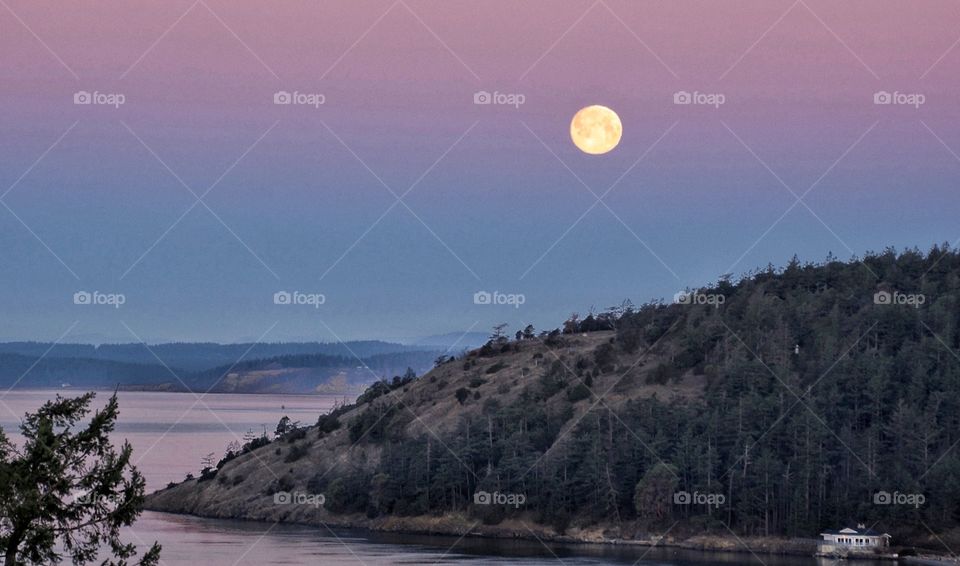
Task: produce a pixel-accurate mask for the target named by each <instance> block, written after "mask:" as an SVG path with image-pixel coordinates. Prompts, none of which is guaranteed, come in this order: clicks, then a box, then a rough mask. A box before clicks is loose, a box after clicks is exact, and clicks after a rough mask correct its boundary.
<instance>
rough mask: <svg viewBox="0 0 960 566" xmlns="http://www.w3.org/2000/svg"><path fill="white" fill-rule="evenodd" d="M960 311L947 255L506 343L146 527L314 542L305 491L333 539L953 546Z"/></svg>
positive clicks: (868, 265) (340, 422)
mask: <svg viewBox="0 0 960 566" xmlns="http://www.w3.org/2000/svg"><path fill="white" fill-rule="evenodd" d="M958 306H960V254H958V253H956V252H954V251H952V250H949V249H947V248H945V247H942V248H941V247H938V248H934V249H933V250H931V251H930V252H929V253H920V252H917V251H909V252H905V253H902V254H900V255H898V254H895V253H894V252H892V251H887V252H884V253H882V254H872V255H868V256H867V257H865V258H864V259H863V260H862V261H851V262H839V261H835V260H832V259H828V260H827V261H826V262H824V263H822V264H817V265H812V264H810V265H801V264H800V263H798V262H796V261H794V262H791V263H790V264H789V265H788V266H786V267H785V268H783V269H779V270H776V269H773V268H772V267H771V268H768V269H766V270H762V271H758V272H755V273H751V274H750V275H749V276H747V277H745V278H743V279H742V280H740V281H729V280H723V281H720V282H719V283H718V284H716V285H714V286H711V287H709V288H703V289H698V290H695V291H692V292H691V293H689V294H683V295H680V296H678V297H677V301H676V302H675V303H672V304H663V303H649V304H645V305H642V306H640V307H638V308H634V307H632V306H631V305H630V304H624V305H621V306H620V307H617V308H614V309H610V310H609V311H606V312H604V313H599V314H590V315H588V316H586V317H578V316H573V317H571V318H570V319H569V320H567V321H566V323H565V324H564V325H563V327H562V328H561V329H558V330H555V331H553V332H548V333H540V334H536V333H534V332H532V331H531V329H527V332H520V333H518V335H517V336H516V338H517V339H516V340H507V339H506V338H505V337H500V338H495V339H493V340H491V342H490V343H488V344H487V345H486V346H484V347H483V348H481V349H480V350H476V351H473V352H470V353H469V354H467V355H466V356H464V357H460V358H457V359H451V360H448V361H445V362H444V363H442V364H441V365H440V366H438V367H437V368H436V369H434V370H433V371H432V372H430V373H428V374H427V375H426V376H424V377H421V378H419V379H417V380H415V381H412V382H407V381H406V380H395V382H393V383H387V384H378V385H377V386H376V387H374V388H371V390H369V391H368V393H367V394H365V395H364V396H363V397H362V398H361V399H360V400H359V401H358V403H357V404H356V405H355V406H348V407H343V408H340V409H338V410H337V411H335V412H334V413H333V414H331V415H326V416H322V417H321V418H320V420H319V422H318V426H316V427H313V428H311V429H309V430H306V431H304V430H301V431H297V432H296V434H281V435H280V436H279V437H278V439H277V440H275V441H274V442H273V445H270V446H261V447H257V446H254V445H250V446H247V447H246V448H245V449H244V452H249V451H251V450H254V449H255V450H256V452H257V454H256V455H255V456H254V457H251V456H250V455H249V454H242V455H239V456H237V455H236V454H230V455H228V457H227V458H225V459H224V461H223V462H221V465H220V466H219V470H209V471H208V472H207V474H206V475H205V479H212V478H213V477H214V476H215V475H216V476H217V481H200V482H197V481H188V482H185V483H183V484H180V485H179V486H176V487H173V488H171V489H168V490H165V491H163V492H160V493H159V494H156V495H155V496H153V497H152V498H151V499H150V505H151V506H153V507H154V508H158V509H166V510H173V511H183V512H192V513H198V514H203V515H213V516H240V517H245V518H255V519H267V520H291V521H302V522H308V523H309V522H315V521H316V518H315V517H316V516H317V515H315V514H314V513H315V509H313V508H310V509H306V508H303V507H305V506H296V505H281V506H278V505H275V504H273V503H274V502H273V497H272V496H273V494H275V493H277V492H295V491H298V492H307V493H322V494H324V496H325V498H326V503H325V507H324V509H323V511H322V513H323V514H322V515H319V516H321V517H323V518H324V520H327V521H336V520H337V518H338V517H339V518H348V517H356V516H364V517H366V518H368V519H369V520H377V518H383V517H416V516H434V515H441V514H463V515H465V516H466V517H468V518H469V519H468V520H470V521H480V522H481V523H484V524H498V523H501V522H509V521H510V520H516V519H523V520H524V521H529V522H531V524H534V523H536V524H539V525H541V526H543V527H544V528H549V529H552V530H553V531H554V532H557V533H562V532H567V531H570V530H575V529H584V528H588V527H590V526H596V527H599V528H600V529H602V531H603V532H604V533H605V536H609V537H624V538H629V537H632V536H639V534H638V533H648V532H653V533H657V532H663V531H665V530H667V529H669V528H671V527H672V526H673V530H674V533H675V534H676V533H681V532H686V533H697V532H713V533H719V534H727V533H729V532H730V531H728V530H727V529H728V528H729V529H731V530H732V531H733V532H735V533H739V534H741V535H786V536H801V537H811V536H816V535H817V533H819V532H820V530H822V529H824V528H834V527H837V526H840V525H841V524H844V523H847V524H849V523H850V522H865V523H867V524H868V526H874V527H875V528H877V529H879V530H885V531H888V532H891V533H893V534H894V535H895V536H896V537H898V539H899V541H900V542H906V541H913V542H919V543H921V544H923V543H929V542H930V541H932V540H933V539H932V538H931V533H932V532H935V533H937V534H938V535H940V536H941V537H942V538H943V539H944V540H947V541H950V540H955V539H957V538H960V537H957V535H956V532H957V531H954V529H956V528H957V525H958V520H960V484H958V483H957V481H956V478H957V477H960V452H958V451H957V449H956V448H955V445H956V444H957V443H958V442H960V358H958V354H957V352H958V350H960V309H958ZM259 444H266V440H265V439H264V440H262V441H260V442H258V445H259ZM251 493H256V494H258V495H256V496H251ZM484 493H490V494H500V495H502V496H504V497H506V496H511V495H512V496H514V497H513V499H512V500H510V503H509V504H504V503H503V501H506V500H503V501H500V502H499V503H498V501H499V500H497V499H493V500H492V502H491V501H490V500H489V499H486V500H485V496H484V495H483V494H484ZM884 494H887V495H884ZM517 496H522V502H520V503H518V501H519V498H518V497H517ZM501 499H502V498H501Z"/></svg>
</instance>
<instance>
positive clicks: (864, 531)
mask: <svg viewBox="0 0 960 566" xmlns="http://www.w3.org/2000/svg"><path fill="white" fill-rule="evenodd" d="M820 534H821V535H857V536H864V537H888V536H890V535H888V534H887V533H881V532H880V531H875V530H873V529H868V528H863V527H858V528H853V527H846V528H843V529H827V530H825V531H823V532H822V533H820Z"/></svg>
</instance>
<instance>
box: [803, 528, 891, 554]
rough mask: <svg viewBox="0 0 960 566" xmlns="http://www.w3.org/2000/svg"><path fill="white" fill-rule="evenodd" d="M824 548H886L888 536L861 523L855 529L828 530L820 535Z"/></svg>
mask: <svg viewBox="0 0 960 566" xmlns="http://www.w3.org/2000/svg"><path fill="white" fill-rule="evenodd" d="M820 536H821V537H823V545H824V546H834V547H839V548H866V549H869V548H887V547H889V546H890V535H888V534H887V533H881V532H880V531H875V530H873V529H868V528H866V526H864V525H863V524H862V523H861V524H859V525H857V528H855V529H854V528H851V527H847V528H844V529H840V530H829V531H824V532H822V533H820Z"/></svg>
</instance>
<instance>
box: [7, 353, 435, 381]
mask: <svg viewBox="0 0 960 566" xmlns="http://www.w3.org/2000/svg"><path fill="white" fill-rule="evenodd" d="M441 353H442V349H439V348H438V349H436V350H434V349H431V348H427V347H418V346H409V345H404V344H396V343H391V342H383V341H378V340H364V341H354V342H345V343H335V344H329V343H320V342H297V343H272V344H260V343H258V344H250V343H247V344H215V343H169V344H157V345H152V346H149V347H148V346H145V345H143V344H136V343H131V344H107V345H101V346H94V345H90V344H52V343H49V342H46V343H45V342H6V343H0V387H5V388H10V387H16V388H21V389H26V388H60V387H66V386H70V387H83V388H95V389H104V388H110V389H112V388H118V387H119V388H120V389H146V390H165V391H178V390H183V391H185V390H188V389H189V390H193V391H208V390H211V389H212V390H213V391H217V392H220V391H231V392H241V393H260V392H271V393H319V392H327V391H328V390H330V389H331V388H333V389H337V390H338V392H339V390H344V391H343V392H344V393H348V392H350V391H352V390H355V389H357V387H362V385H364V384H367V383H370V382H373V381H375V380H376V379H382V378H383V377H389V376H392V375H394V374H402V373H404V372H405V370H406V368H408V367H409V368H411V369H413V370H414V371H416V372H417V373H423V372H425V371H427V370H429V369H430V368H431V367H432V366H433V360H434V359H436V357H437V356H438V355H440V354H441ZM358 358H359V360H358ZM281 370H282V371H281ZM228 373H229V374H230V375H231V376H232V377H231V379H226V377H227V375H226V374H228Z"/></svg>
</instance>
